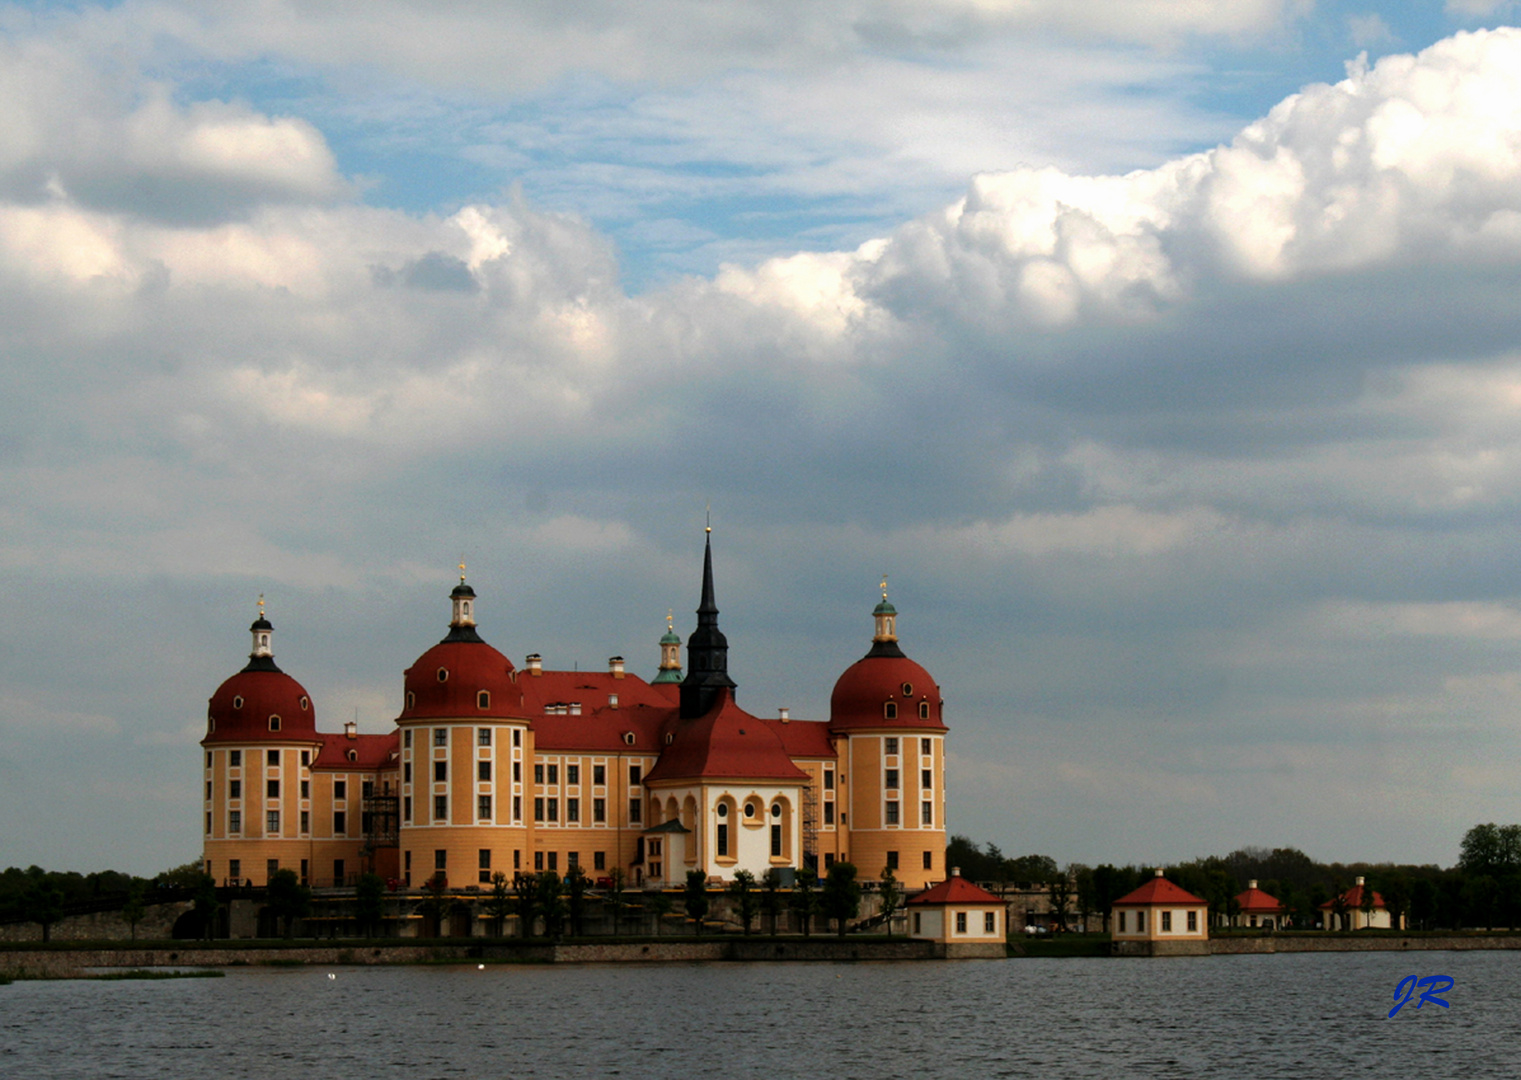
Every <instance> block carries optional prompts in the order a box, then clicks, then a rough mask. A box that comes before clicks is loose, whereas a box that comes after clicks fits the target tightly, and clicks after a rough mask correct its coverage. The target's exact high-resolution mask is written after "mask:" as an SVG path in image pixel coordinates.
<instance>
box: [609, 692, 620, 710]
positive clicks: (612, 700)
mask: <svg viewBox="0 0 1521 1080" xmlns="http://www.w3.org/2000/svg"><path fill="white" fill-rule="evenodd" d="M607 707H608V708H609V709H616V708H617V707H618V695H617V694H608V695H607Z"/></svg>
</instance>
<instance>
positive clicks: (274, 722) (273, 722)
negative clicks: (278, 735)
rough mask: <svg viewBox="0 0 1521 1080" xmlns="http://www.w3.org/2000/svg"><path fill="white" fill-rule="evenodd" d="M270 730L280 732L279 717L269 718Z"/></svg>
mask: <svg viewBox="0 0 1521 1080" xmlns="http://www.w3.org/2000/svg"><path fill="white" fill-rule="evenodd" d="M269 730H270V731H279V730H280V718H279V717H278V716H271V717H270V718H269Z"/></svg>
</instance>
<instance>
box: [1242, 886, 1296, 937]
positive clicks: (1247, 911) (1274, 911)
mask: <svg viewBox="0 0 1521 1080" xmlns="http://www.w3.org/2000/svg"><path fill="white" fill-rule="evenodd" d="M1236 908H1237V912H1236V917H1235V920H1234V923H1235V925H1236V926H1247V927H1258V928H1261V929H1266V930H1277V929H1278V928H1279V927H1281V926H1282V925H1283V920H1284V919H1285V918H1287V917H1288V914H1289V909H1288V908H1286V907H1284V906H1283V901H1281V900H1279V899H1278V898H1277V897H1275V896H1271V895H1269V894H1268V893H1265V892H1263V891H1262V890H1261V889H1259V888H1257V881H1256V879H1255V878H1254V879H1253V880H1251V881H1248V882H1247V883H1246V891H1245V892H1243V893H1240V894H1239V895H1237V897H1236Z"/></svg>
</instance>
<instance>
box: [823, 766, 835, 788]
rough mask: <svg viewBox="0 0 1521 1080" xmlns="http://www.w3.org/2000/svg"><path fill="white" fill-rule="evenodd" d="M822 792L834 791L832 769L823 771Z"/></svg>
mask: <svg viewBox="0 0 1521 1080" xmlns="http://www.w3.org/2000/svg"><path fill="white" fill-rule="evenodd" d="M824 790H825V791H833V790H834V770H833V769H825V770H824Z"/></svg>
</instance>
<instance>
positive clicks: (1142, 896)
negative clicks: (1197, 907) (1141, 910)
mask: <svg viewBox="0 0 1521 1080" xmlns="http://www.w3.org/2000/svg"><path fill="white" fill-rule="evenodd" d="M1204 903H1206V901H1204V900H1201V899H1199V897H1197V896H1195V895H1194V894H1193V893H1191V892H1189V891H1188V890H1187V889H1183V888H1180V887H1179V886H1177V885H1174V884H1173V883H1172V882H1170V881H1168V880H1167V879H1166V878H1164V877H1154V878H1152V879H1151V880H1150V881H1148V882H1147V883H1146V884H1144V885H1142V886H1141V887H1140V888H1139V889H1136V890H1135V891H1134V892H1128V893H1126V894H1125V895H1124V896H1122V897H1120V898H1119V899H1118V900H1116V901H1115V902H1114V906H1115V907H1120V906H1121V905H1124V906H1126V907H1144V906H1147V905H1151V906H1159V905H1162V904H1204Z"/></svg>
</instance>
